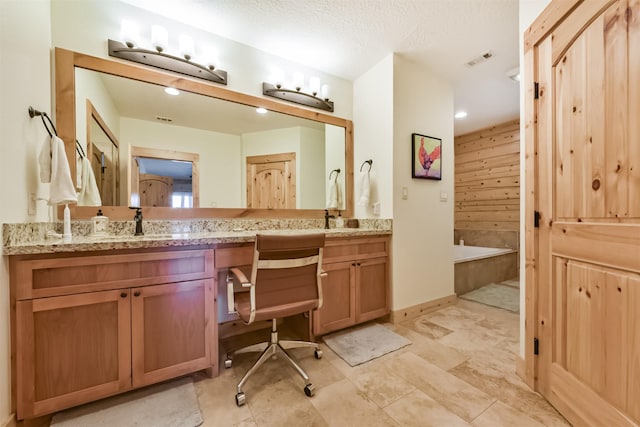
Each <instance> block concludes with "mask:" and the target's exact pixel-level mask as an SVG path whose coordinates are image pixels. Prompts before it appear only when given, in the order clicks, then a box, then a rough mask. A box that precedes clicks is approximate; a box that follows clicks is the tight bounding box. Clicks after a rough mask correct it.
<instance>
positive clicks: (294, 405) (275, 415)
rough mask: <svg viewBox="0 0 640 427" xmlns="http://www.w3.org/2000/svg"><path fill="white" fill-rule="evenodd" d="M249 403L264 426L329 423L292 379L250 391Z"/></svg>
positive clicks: (262, 426)
mask: <svg viewBox="0 0 640 427" xmlns="http://www.w3.org/2000/svg"><path fill="white" fill-rule="evenodd" d="M246 397H247V405H248V406H249V409H251V413H252V414H253V419H254V420H255V421H256V424H257V425H258V426H260V427H272V426H273V427H280V426H294V425H298V426H326V425H327V423H326V422H325V420H324V419H323V417H322V416H321V415H320V413H319V412H318V411H317V410H316V409H315V408H314V406H313V405H312V404H311V399H314V398H313V397H312V398H309V397H307V396H306V395H305V394H304V392H303V391H302V388H300V387H298V385H297V383H294V382H293V381H291V380H290V379H288V380H283V381H279V382H277V383H273V384H269V386H267V387H262V388H261V389H259V390H253V391H251V392H250V393H249V392H247V395H246Z"/></svg>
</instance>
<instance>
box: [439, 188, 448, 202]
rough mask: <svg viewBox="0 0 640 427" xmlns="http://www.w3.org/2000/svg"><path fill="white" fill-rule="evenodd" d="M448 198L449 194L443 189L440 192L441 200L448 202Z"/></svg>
mask: <svg viewBox="0 0 640 427" xmlns="http://www.w3.org/2000/svg"><path fill="white" fill-rule="evenodd" d="M447 200H449V195H448V194H447V192H446V191H441V192H440V201H441V202H446V201H447Z"/></svg>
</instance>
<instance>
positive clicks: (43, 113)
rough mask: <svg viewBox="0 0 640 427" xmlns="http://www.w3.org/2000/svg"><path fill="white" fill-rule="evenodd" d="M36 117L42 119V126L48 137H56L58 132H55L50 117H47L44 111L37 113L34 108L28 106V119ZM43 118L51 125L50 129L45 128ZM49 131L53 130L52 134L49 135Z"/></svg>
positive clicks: (45, 123)
mask: <svg viewBox="0 0 640 427" xmlns="http://www.w3.org/2000/svg"><path fill="white" fill-rule="evenodd" d="M36 116H40V119H42V124H43V125H44V128H45V129H46V130H47V133H48V134H49V136H51V137H53V135H56V136H57V135H58V131H57V130H56V127H55V126H54V124H53V121H52V120H51V117H49V115H48V114H47V113H45V112H44V111H38V110H36V109H35V108H33V107H31V106H29V117H31V118H32V119H33V118H34V117H36ZM45 118H46V119H47V121H48V122H49V124H50V125H51V129H49V126H47V122H45V121H44V119H45ZM51 130H53V133H51Z"/></svg>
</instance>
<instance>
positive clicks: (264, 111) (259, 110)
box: [256, 107, 267, 114]
mask: <svg viewBox="0 0 640 427" xmlns="http://www.w3.org/2000/svg"><path fill="white" fill-rule="evenodd" d="M256 113H258V114H267V109H266V108H262V107H258V108H256Z"/></svg>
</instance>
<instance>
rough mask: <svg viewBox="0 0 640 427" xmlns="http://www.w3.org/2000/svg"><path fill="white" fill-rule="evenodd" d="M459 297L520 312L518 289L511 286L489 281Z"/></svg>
mask: <svg viewBox="0 0 640 427" xmlns="http://www.w3.org/2000/svg"><path fill="white" fill-rule="evenodd" d="M460 298H462V299H467V300H470V301H475V302H479V303H481V304H486V305H490V306H492V307H498V308H503V309H505V310H509V311H513V312H514V313H520V289H518V288H515V287H513V286H508V285H502V284H498V285H496V284H495V283H491V284H489V285H486V286H483V287H481V288H480V289H476V290H474V291H471V292H467V293H466V294H463V295H460Z"/></svg>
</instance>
